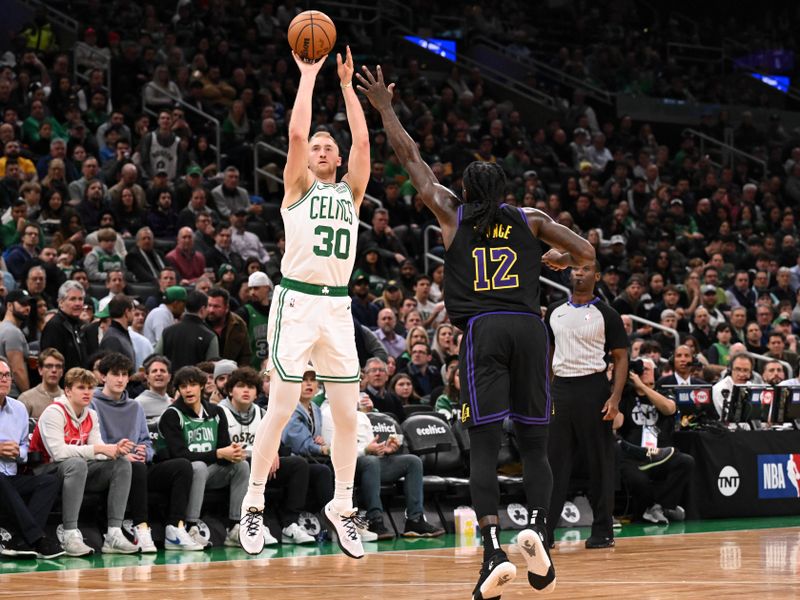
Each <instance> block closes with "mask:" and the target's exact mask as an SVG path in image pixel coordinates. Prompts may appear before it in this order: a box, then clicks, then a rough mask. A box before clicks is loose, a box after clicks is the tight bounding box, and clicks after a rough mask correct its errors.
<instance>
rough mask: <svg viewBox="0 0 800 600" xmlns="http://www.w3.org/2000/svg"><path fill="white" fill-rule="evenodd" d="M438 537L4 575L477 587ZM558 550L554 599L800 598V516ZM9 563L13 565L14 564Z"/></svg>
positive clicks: (244, 591)
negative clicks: (363, 551)
mask: <svg viewBox="0 0 800 600" xmlns="http://www.w3.org/2000/svg"><path fill="white" fill-rule="evenodd" d="M794 521H796V519H795V520H794ZM662 531H663V530H662ZM645 533H646V532H645ZM510 536H511V532H505V535H504V540H503V541H504V542H507V541H508V539H509V538H510ZM437 542H438V543H439V544H440V545H441V546H442V547H439V548H434V549H426V550H410V549H401V550H389V551H376V552H371V553H370V554H368V555H367V556H366V557H365V558H364V559H363V560H360V561H354V560H351V559H349V558H347V557H345V556H343V555H341V554H324V555H311V556H303V553H311V554H314V553H318V552H320V550H319V549H318V548H316V547H312V548H308V549H306V550H299V549H294V550H296V551H295V552H294V554H293V555H288V556H285V557H280V558H276V557H273V558H260V557H258V558H252V559H241V557H242V556H243V554H242V552H241V551H239V550H230V549H225V550H218V551H215V553H216V554H215V555H212V556H213V558H214V559H217V560H218V562H205V561H211V560H212V556H209V555H208V554H205V553H202V554H201V553H173V554H172V555H171V556H170V555H168V556H166V558H165V557H164V553H163V552H161V553H159V555H158V557H154V556H149V557H148V556H132V557H131V556H118V557H105V558H103V559H102V560H103V564H105V565H114V566H111V567H107V568H96V567H95V568H86V569H81V568H75V567H79V566H80V565H81V564H82V563H81V562H78V563H75V559H73V561H69V560H64V559H60V560H59V561H52V562H53V563H58V565H60V566H61V568H62V569H65V570H55V571H49V572H36V573H23V572H16V573H13V574H3V575H0V598H26V597H27V598H32V597H36V598H39V599H42V598H48V597H49V598H54V599H55V598H70V599H71V598H80V599H81V600H84V599H87V600H93V599H100V598H119V599H122V598H125V599H132V600H138V599H142V600H144V599H147V600H172V599H186V600H206V599H208V600H212V599H213V600H217V599H219V600H270V599H273V598H274V599H283V598H287V599H291V600H307V599H314V600H345V599H347V600H350V599H370V600H378V599H381V600H406V599H412V598H413V599H416V600H419V599H423V600H427V599H430V600H439V599H442V600H445V599H446V600H450V599H453V600H456V599H457V600H466V599H468V598H470V597H471V596H470V594H471V591H472V588H473V586H474V583H475V579H476V574H477V567H478V561H479V560H480V548H478V547H475V546H461V547H459V546H454V545H453V542H454V538H453V536H449V537H448V538H446V539H443V540H437ZM426 544H428V543H427V542H422V543H421V546H422V547H424V546H425V545H426ZM401 545H402V546H403V547H405V548H407V547H409V546H410V545H409V544H401ZM372 546H373V547H372V548H371V549H370V550H375V549H376V548H375V547H376V546H377V545H375V544H373V545H372ZM390 547H391V546H390ZM428 547H429V544H428ZM289 554H291V553H289ZM226 558H227V559H229V560H225V559H226ZM234 558H237V559H234ZM510 558H511V560H512V561H513V562H514V563H515V564H516V565H517V567H518V576H517V579H516V580H515V581H514V582H513V583H512V584H511V585H510V586H509V587H508V588H507V591H506V592H505V593H504V594H503V598H504V599H514V598H517V599H519V598H530V597H533V596H534V594H533V593H532V590H531V588H529V587H528V584H527V579H526V577H525V571H524V567H523V565H524V563H523V561H522V557H521V556H520V555H519V554H518V553H516V552H514V553H511V554H510ZM231 559H233V560H231ZM553 559H554V560H555V563H556V567H557V570H558V587H557V589H556V592H555V593H554V594H552V595H550V596H549V598H553V599H554V600H555V599H561V598H563V599H567V598H569V599H582V598H608V599H611V598H623V599H631V600H633V599H648V600H661V599H664V600H667V599H669V600H672V599H673V598H682V599H683V598H687V599H694V598H697V599H701V598H702V599H707V598H712V597H714V596H725V598H726V600H727V599H729V598H748V599H749V598H758V600H765V599H787V598H796V597H800V527H786V528H773V529H751V530H741V531H716V532H709V533H686V534H675V535H646V536H643V537H621V538H619V539H618V541H617V546H616V548H614V549H611V550H594V551H587V550H585V549H584V548H583V542H561V543H559V545H558V547H557V550H556V551H555V552H554V553H553ZM77 560H79V561H80V559H77ZM183 560H186V561H191V562H186V563H182V561H183ZM165 561H166V563H167V564H154V563H164V562H165ZM197 561H200V562H197ZM4 564H5V565H6V569H8V563H4ZM14 564H15V565H20V564H21V563H14ZM83 564H85V565H91V564H93V563H92V561H83ZM34 565H35V563H31V567H33V566H34ZM43 566H45V567H46V566H47V565H43ZM50 566H53V567H55V568H58V566H56V565H50ZM34 568H35V567H34ZM40 568H41V567H40ZM19 570H20V568H17V569H16V571H19ZM0 572H6V573H7V572H8V570H6V571H0Z"/></svg>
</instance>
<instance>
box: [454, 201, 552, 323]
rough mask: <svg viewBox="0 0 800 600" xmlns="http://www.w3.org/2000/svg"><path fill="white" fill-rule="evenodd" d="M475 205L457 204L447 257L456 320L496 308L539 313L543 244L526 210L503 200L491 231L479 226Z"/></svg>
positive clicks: (456, 321)
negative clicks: (487, 234) (534, 233)
mask: <svg viewBox="0 0 800 600" xmlns="http://www.w3.org/2000/svg"><path fill="white" fill-rule="evenodd" d="M474 209H475V205H471V204H466V205H462V206H459V208H458V229H457V230H456V235H455V237H454V238H453V241H452V243H451V244H450V247H449V248H448V249H447V252H445V255H444V256H445V261H444V302H445V307H446V308H447V314H448V315H449V316H450V320H451V321H452V322H453V324H454V325H456V326H457V327H459V328H460V329H465V326H466V324H467V321H469V319H471V318H472V317H474V316H476V315H479V314H486V313H491V312H524V313H536V314H539V312H540V306H539V274H540V272H541V268H542V247H541V244H540V243H539V240H538V239H536V237H535V236H534V235H533V233H532V232H531V230H530V228H529V227H528V221H527V218H526V217H525V213H524V212H523V211H522V209H519V208H516V207H514V206H510V205H507V204H501V205H500V208H499V209H498V211H497V214H496V217H495V224H494V225H493V226H492V229H491V232H490V235H489V236H488V237H487V236H486V235H484V234H483V233H479V232H476V231H475V228H474V227H475V221H476V219H475V218H474V216H473V213H474Z"/></svg>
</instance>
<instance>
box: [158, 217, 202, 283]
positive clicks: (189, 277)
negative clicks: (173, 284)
mask: <svg viewBox="0 0 800 600" xmlns="http://www.w3.org/2000/svg"><path fill="white" fill-rule="evenodd" d="M166 258H167V262H168V263H170V264H171V265H172V266H173V267H175V270H176V271H177V272H178V275H179V277H180V284H181V285H188V284H190V283H194V282H195V281H196V280H197V278H198V277H202V276H203V274H204V273H205V270H206V259H205V257H204V256H203V255H202V254H200V253H199V252H198V251H197V250H195V249H194V234H193V232H192V230H191V229H190V228H189V227H183V228H182V229H181V230H180V231H179V232H178V243H177V245H176V246H175V248H174V249H173V250H171V251H170V252H169V253H168V254H167V257H166Z"/></svg>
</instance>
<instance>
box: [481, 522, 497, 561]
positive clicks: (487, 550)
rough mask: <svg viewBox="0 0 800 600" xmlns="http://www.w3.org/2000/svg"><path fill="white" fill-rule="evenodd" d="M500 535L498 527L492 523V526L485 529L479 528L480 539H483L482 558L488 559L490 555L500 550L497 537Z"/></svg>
mask: <svg viewBox="0 0 800 600" xmlns="http://www.w3.org/2000/svg"><path fill="white" fill-rule="evenodd" d="M499 533H500V527H499V526H498V525H497V524H496V523H494V524H492V525H486V526H485V527H481V537H483V558H484V560H485V559H488V558H489V557H490V556H491V555H492V554H494V553H495V552H497V551H498V550H501V548H500V538H499V537H498V535H499Z"/></svg>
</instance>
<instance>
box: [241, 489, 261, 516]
mask: <svg viewBox="0 0 800 600" xmlns="http://www.w3.org/2000/svg"><path fill="white" fill-rule="evenodd" d="M242 506H243V507H244V509H245V510H244V511H242V512H246V510H247V509H248V508H250V507H251V506H255V507H256V508H257V509H258V510H264V492H261V493H259V492H253V491H251V490H248V491H247V493H246V494H245V495H244V501H243V502H242Z"/></svg>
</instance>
